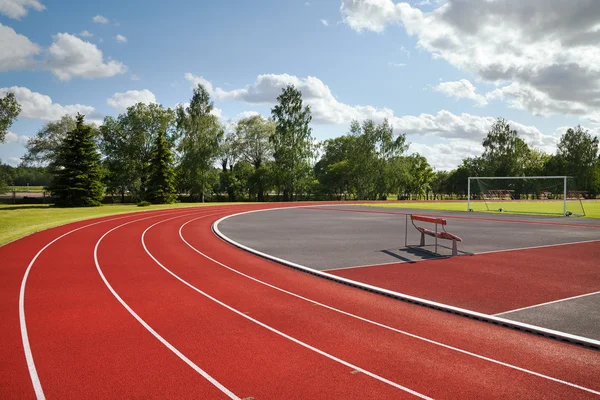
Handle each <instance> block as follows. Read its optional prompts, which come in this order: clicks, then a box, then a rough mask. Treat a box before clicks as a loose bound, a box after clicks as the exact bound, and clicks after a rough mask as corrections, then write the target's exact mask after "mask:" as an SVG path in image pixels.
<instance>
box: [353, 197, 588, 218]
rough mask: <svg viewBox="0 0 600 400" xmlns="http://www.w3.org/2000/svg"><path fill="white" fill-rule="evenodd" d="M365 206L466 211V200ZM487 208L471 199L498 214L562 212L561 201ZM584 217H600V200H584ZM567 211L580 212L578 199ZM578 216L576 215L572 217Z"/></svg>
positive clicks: (476, 206)
mask: <svg viewBox="0 0 600 400" xmlns="http://www.w3.org/2000/svg"><path fill="white" fill-rule="evenodd" d="M361 205H362V206H366V207H385V208H416V209H422V210H440V211H465V212H466V211H467V202H466V201H406V202H402V201H400V202H393V203H392V202H381V203H380V204H361ZM488 207H489V210H488V209H487V208H486V204H485V203H484V202H483V201H472V202H471V209H472V210H473V211H486V212H491V213H495V214H499V213H500V212H499V211H498V210H499V209H500V208H502V209H503V211H502V214H540V215H544V214H560V213H562V209H563V203H562V201H497V202H488ZM583 207H584V209H585V217H586V218H600V200H584V201H583ZM567 211H571V212H572V213H574V214H581V213H582V211H581V205H580V204H579V201H568V200H567ZM573 218H578V217H573Z"/></svg>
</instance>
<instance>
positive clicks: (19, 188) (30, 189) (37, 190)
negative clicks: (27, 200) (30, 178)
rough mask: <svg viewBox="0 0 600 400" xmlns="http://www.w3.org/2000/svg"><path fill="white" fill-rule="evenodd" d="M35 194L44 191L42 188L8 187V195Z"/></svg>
mask: <svg viewBox="0 0 600 400" xmlns="http://www.w3.org/2000/svg"><path fill="white" fill-rule="evenodd" d="M13 191H14V192H37V193H42V192H43V191H44V187H43V186H9V187H8V193H11V192H13Z"/></svg>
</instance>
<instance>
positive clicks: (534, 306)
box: [494, 291, 600, 316]
mask: <svg viewBox="0 0 600 400" xmlns="http://www.w3.org/2000/svg"><path fill="white" fill-rule="evenodd" d="M595 294H600V291H598V292H593V293H586V294H580V295H579V296H572V297H566V298H564V299H558V300H553V301H548V302H546V303H540V304H534V305H532V306H527V307H521V308H516V309H514V310H509V311H503V312H501V313H498V314H494V315H496V316H498V315H505V314H510V313H513V312H517V311H523V310H529V309H531V308H536V307H542V306H547V305H549V304H556V303H560V302H563V301H568V300H574V299H580V298H582V297H587V296H593V295H595Z"/></svg>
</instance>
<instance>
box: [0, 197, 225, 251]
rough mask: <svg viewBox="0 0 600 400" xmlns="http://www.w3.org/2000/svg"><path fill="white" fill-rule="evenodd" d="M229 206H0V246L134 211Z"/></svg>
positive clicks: (192, 204) (204, 204)
mask: <svg viewBox="0 0 600 400" xmlns="http://www.w3.org/2000/svg"><path fill="white" fill-rule="evenodd" d="M224 204H228V203H180V204H168V205H153V206H148V207H143V208H142V207H138V206H136V205H135V204H127V205H120V204H119V205H105V206H102V207H82V208H57V207H52V206H49V205H44V204H30V205H10V204H0V246H1V245H3V244H6V243H8V242H11V241H13V240H16V239H18V238H20V237H23V236H26V235H29V234H31V233H34V232H39V231H41V230H44V229H48V228H52V227H55V226H59V225H64V224H68V223H69V222H75V221H81V220H84V219H91V218H97V217H104V216H108V215H115V214H124V213H129V212H134V211H150V210H161V209H168V208H183V207H198V206H213V205H224Z"/></svg>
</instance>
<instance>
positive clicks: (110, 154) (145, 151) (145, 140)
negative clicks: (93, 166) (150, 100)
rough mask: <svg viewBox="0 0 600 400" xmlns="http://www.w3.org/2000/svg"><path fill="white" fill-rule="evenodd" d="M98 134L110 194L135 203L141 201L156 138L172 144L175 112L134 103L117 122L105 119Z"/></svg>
mask: <svg viewBox="0 0 600 400" xmlns="http://www.w3.org/2000/svg"><path fill="white" fill-rule="evenodd" d="M100 133H101V139H102V140H101V142H100V148H101V150H102V153H103V154H104V156H105V158H104V163H105V165H106V167H107V170H108V173H107V176H106V183H107V186H108V188H109V190H111V191H116V192H119V193H121V196H122V197H123V198H124V196H125V192H129V193H130V194H131V195H132V196H133V197H134V199H136V200H141V199H144V198H145V197H146V194H145V193H146V191H147V190H148V185H149V174H150V162H151V160H152V157H153V156H154V154H153V149H154V148H155V146H156V143H157V140H158V138H159V136H162V137H163V138H164V139H165V140H166V141H167V142H168V143H169V146H172V145H173V143H174V140H175V136H176V132H175V113H174V111H172V110H171V109H164V108H163V107H162V106H161V105H159V104H144V103H137V104H135V105H133V106H131V107H129V108H128V109H127V111H126V112H125V113H123V114H120V115H119V116H118V117H117V118H116V119H115V118H113V117H106V118H105V119H104V123H103V125H102V126H101V127H100Z"/></svg>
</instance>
